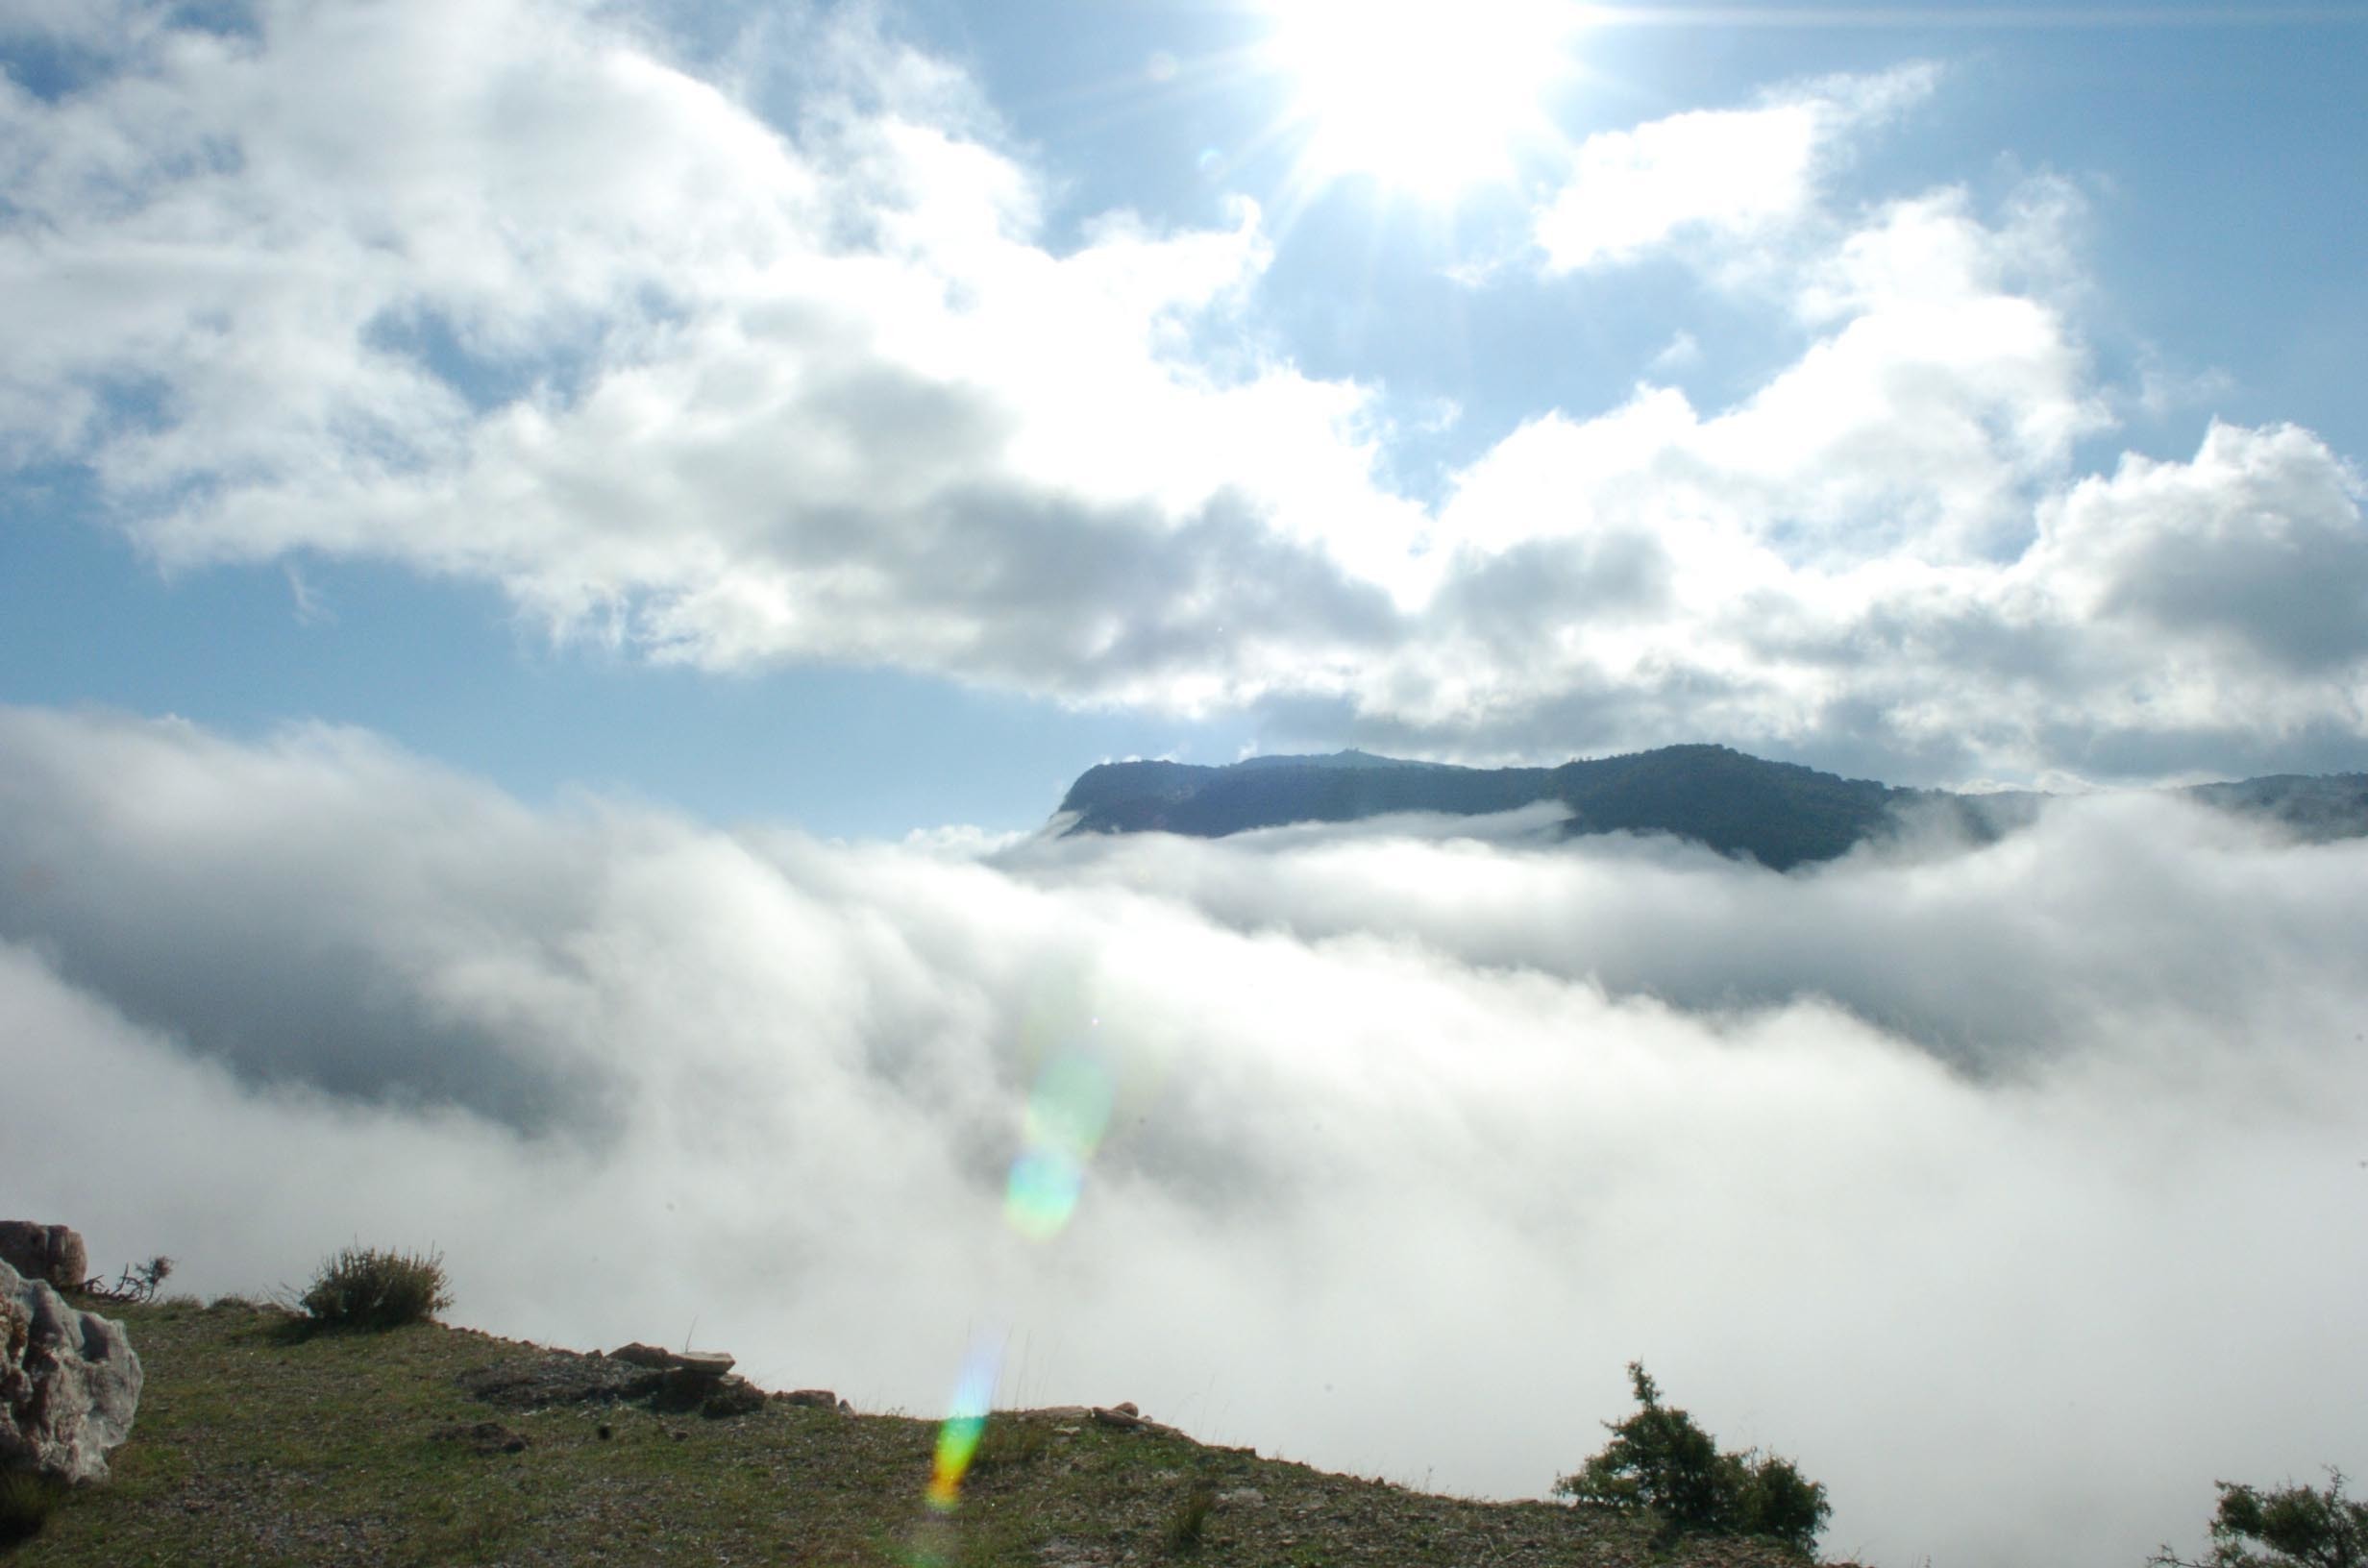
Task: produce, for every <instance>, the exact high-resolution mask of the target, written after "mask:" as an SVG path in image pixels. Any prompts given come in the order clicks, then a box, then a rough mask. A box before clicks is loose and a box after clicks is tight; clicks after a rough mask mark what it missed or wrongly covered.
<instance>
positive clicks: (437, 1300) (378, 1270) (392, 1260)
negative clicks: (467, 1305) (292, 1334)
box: [296, 1247, 453, 1329]
mask: <svg viewBox="0 0 2368 1568" xmlns="http://www.w3.org/2000/svg"><path fill="white" fill-rule="evenodd" d="M445 1284H446V1282H445V1278H444V1257H443V1254H441V1253H428V1254H412V1253H405V1252H381V1251H380V1250H379V1249H377V1248H376V1247H347V1248H346V1249H345V1250H344V1251H342V1252H340V1253H338V1254H337V1255H336V1256H335V1257H333V1258H332V1259H330V1260H329V1261H328V1262H325V1263H323V1264H322V1265H321V1271H320V1273H319V1274H318V1275H316V1276H314V1278H313V1281H312V1285H311V1287H310V1288H309V1289H308V1290H306V1291H305V1293H304V1294H303V1295H302V1296H299V1297H298V1298H297V1300H296V1304H297V1306H299V1307H301V1308H303V1309H304V1312H305V1315H306V1316H307V1317H309V1318H310V1319H311V1320H312V1321H313V1322H314V1323H316V1324H319V1325H321V1326H322V1327H324V1328H340V1329H397V1328H401V1327H402V1326H403V1325H404V1324H406V1323H425V1322H427V1321H428V1320H429V1319H431V1318H432V1317H434V1316H435V1314H436V1313H438V1312H440V1311H443V1310H444V1309H445V1308H447V1307H450V1306H451V1305H452V1304H453V1298H452V1295H451V1293H450V1292H449V1291H447V1290H446V1289H445Z"/></svg>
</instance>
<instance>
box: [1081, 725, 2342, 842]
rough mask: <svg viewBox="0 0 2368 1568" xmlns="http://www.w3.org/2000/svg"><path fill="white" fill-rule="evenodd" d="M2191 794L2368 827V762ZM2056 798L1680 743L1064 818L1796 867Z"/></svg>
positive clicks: (2225, 804)
mask: <svg viewBox="0 0 2368 1568" xmlns="http://www.w3.org/2000/svg"><path fill="white" fill-rule="evenodd" d="M2181 793H2182V794H2183V795H2184V796H2187V797H2188V798H2190V799H2192V800H2195V801H2197V802H2198V803H2201V804H2204V805H2208V806H2212V807H2216V808H2219V809H2222V810H2230V811H2241V812H2246V813H2253V814H2258V815H2262V816H2267V817H2270V818H2274V819H2275V820H2277V821H2280V822H2281V823H2282V824H2283V825H2284V826H2286V827H2287V828H2289V829H2290V830H2292V831H2294V832H2296V833H2298V834H2300V835H2301V836H2303V837H2305V838H2307V839H2311V840H2316V841H2324V840H2329V839H2337V838H2354V837H2358V836H2361V835H2364V834H2368V774H2361V773H2343V774H2334V775H2330V776H2327V777H2319V778H2306V777H2299V776H2295V775H2290V774H2288V775H2280V776H2277V777H2272V778H2256V779H2247V780H2244V781H2242V782H2240V783H2233V784H2208V785H2199V786H2195V787H2192V788H2190V789H2187V790H2185V791H2183V792H2181ZM2046 798H2047V797H2046V796H2042V795H2037V794H2033V793H2028V792H2007V793H2002V794H1986V795H1956V794H1951V793H1950V792H1948V791H1945V790H1917V789H1905V788H1900V787H1898V786H1894V785H1888V784H1882V783H1878V782H1876V781H1874V780H1871V779H1863V778H1843V777H1840V776H1839V775H1838V774H1835V773H1827V772H1818V771H1817V770H1816V769H1813V768H1805V767H1802V766H1801V765H1799V764H1798V763H1789V762H1769V761H1766V760H1764V759H1763V758H1760V757H1754V756H1749V755H1746V754H1745V753H1743V752H1740V751H1738V750H1736V749H1734V748H1733V747H1724V746H1667V747H1660V748H1659V749H1657V750H1652V751H1638V752H1633V753H1630V754H1628V755H1625V756H1616V757H1600V758H1595V759H1593V760H1590V761H1574V762H1566V763H1564V764H1563V765H1562V766H1561V767H1559V768H1461V767H1456V766H1453V765H1451V764H1445V763H1427V762H1408V761H1405V760H1402V759H1398V758H1394V757H1379V756H1373V755H1371V754H1369V753H1367V752H1363V751H1339V752H1334V753H1332V754H1330V755H1328V756H1308V757H1284V756H1275V757H1252V758H1250V759H1248V760H1247V761H1246V762H1239V763H1234V764H1232V765H1230V766H1227V767H1204V766H1197V765H1195V764H1190V763H1178V762H1113V763H1103V764H1101V765H1100V766H1099V767H1096V768H1090V769H1088V770H1086V772H1084V773H1083V774H1082V775H1081V776H1080V777H1079V778H1078V779H1077V781H1076V783H1074V784H1073V785H1072V786H1070V790H1069V793H1068V795H1067V796H1065V797H1063V799H1062V801H1061V805H1060V816H1059V818H1058V819H1056V820H1057V821H1062V822H1063V824H1064V825H1063V829H1062V830H1063V831H1064V832H1065V833H1142V832H1165V833H1181V834H1186V835H1189V836H1191V837H1194V838H1222V837H1224V836H1225V835H1226V834H1229V833H1240V832H1245V831H1246V830H1248V829H1251V828H1260V827H1280V826H1284V825H1286V824H1289V823H1293V822H1352V821H1360V820H1362V819H1364V818H1368V817H1379V816H1385V815H1388V814H1391V813H1394V812H1430V813H1439V814H1443V815H1446V816H1453V817H1475V816H1485V815H1488V814H1491V813H1493V812H1503V811H1513V810H1516V809H1517V808H1519V807H1522V806H1528V805H1535V804H1538V803H1539V802H1542V801H1554V802H1557V803H1559V804H1561V805H1563V806H1566V807H1567V808H1568V810H1569V813H1570V816H1569V821H1568V822H1567V823H1566V827H1565V829H1564V831H1565V832H1566V833H1567V834H1571V835H1578V834H1588V833H1616V832H1628V833H1667V834H1671V835H1674V836H1675V837H1678V838H1682V839H1690V840H1692V841H1694V842H1696V843H1699V844H1705V845H1710V846H1711V847H1712V848H1714V849H1716V850H1718V851H1719V852H1720V853H1722V854H1731V855H1748V856H1750V857H1752V858H1753V859H1755V860H1758V861H1760V862H1761V863H1762V864H1763V865H1766V866H1769V867H1773V868H1774V869H1776V870H1790V869H1791V868H1793V867H1795V866H1801V865H1806V864H1809V863H1812V862H1814V861H1821V860H1832V859H1834V858H1836V857H1837V856H1839V855H1843V854H1846V853H1848V852H1849V851H1850V849H1851V848H1853V847H1854V846H1856V845H1859V844H1861V843H1863V842H1864V841H1866V840H1867V839H1869V838H1874V837H1877V836H1880V835H1883V834H1887V833H1892V832H1896V831H1899V830H1900V828H1901V827H1902V826H1903V824H1905V823H1906V822H1907V821H1910V820H1911V819H1912V818H1914V817H1917V816H1933V817H1937V818H1938V819H1939V820H1940V821H1944V822H1946V823H1948V824H1950V825H1953V826H1955V827H1956V828H1958V829H1959V830H1961V831H1962V832H1963V833H1965V834H1966V835H1967V836H1968V837H1970V838H1972V839H1974V840H1977V841H1986V840H1989V839H1993V838H1996V837H1998V836H1999V835H2001V834H2003V833H2007V832H2010V831H2012V830H2013V829H2015V828H2017V827H2020V826H2023V825H2025V824H2027V823H2028V822H2029V821H2031V820H2032V818H2033V817H2034V816H2035V815H2036V813H2037V810H2038V807H2039V805H2040V803H2041V802H2042V801H2043V800H2045V799H2046Z"/></svg>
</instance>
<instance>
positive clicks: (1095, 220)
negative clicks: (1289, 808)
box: [0, 0, 2368, 836]
mask: <svg viewBox="0 0 2368 1568" xmlns="http://www.w3.org/2000/svg"><path fill="white" fill-rule="evenodd" d="M1339 9H1340V8H1338V7H1327V6H1326V5H1324V4H1322V3H1321V0H1299V3H1298V4H1296V5H1295V6H1294V5H1290V4H1284V3H1282V0H1275V3H1273V4H1267V3H1260V0H1227V3H1224V4H1196V5H1188V4H1163V5H1150V4H1144V5H1136V4H1122V3H1098V4H1058V3H1052V0H1024V3H1013V4H999V5H996V6H993V7H988V6H973V5H957V4H948V3H921V0H915V3H912V4H904V5H897V4H882V5H879V6H876V7H815V8H807V7H796V6H777V5H776V6H741V5H694V4H689V3H685V0H669V3H664V4H651V5H630V4H616V5H604V6H588V5H579V4H563V3H542V4H527V3H524V0H518V3H504V4H500V5H493V6H481V7H479V6H472V7H460V6H443V5H423V6H418V7H412V8H383V7H368V6H353V5H311V6H296V5H271V4H260V5H252V6H249V5H207V6H181V7H172V6H160V5H153V4H133V3H131V0H110V3H108V4H101V5H90V4H80V3H78V4H73V5H65V4H55V3H49V0H12V3H8V4H0V63H4V64H5V66H6V69H7V74H8V78H9V87H8V91H7V96H6V98H5V101H4V103H0V146H5V148H6V153H5V159H4V161H0V277H4V278H5V279H6V280H7V282H8V292H9V294H10V296H11V297H12V299H13V300H14V301H16V302H17V303H16V306H15V310H14V312H13V313H15V315H16V323H15V327H14V330H13V331H12V338H13V340H14V343H13V347H12V353H11V354H10V355H9V356H8V361H7V363H6V364H5V365H0V462H4V463H5V465H6V467H5V470H4V471H0V485H5V490H4V491H0V494H4V495H5V504H6V527H5V530H4V531H0V648H4V649H5V656H0V700H6V701H10V702H13V703H18V704H29V705H37V706H82V705H99V706H104V707H109V708H114V709H121V710H126V711H129V712H131V713H136V714H144V715H163V714H177V715H182V716H185V717H188V718H191V719H194V720H197V721H199V722H201V723H208V724H211V725H214V726H218V727H220V728H223V729H225V730H227V731H229V732H232V733H237V734H244V735H252V736H259V735H262V734H266V733H268V732H270V731H271V730H273V729H274V728H275V727H276V726H279V725H283V724H285V723H296V722H303V721H309V720H319V721H326V722H329V723H341V724H353V725H358V726H362V727H365V728H368V729H371V730H375V731H378V732H380V733H382V734H384V735H386V736H388V737H390V738H392V739H394V740H396V741H397V742H399V743H401V744H403V745H405V746H407V747H410V748H413V749H415V750H417V751H419V752H421V753H424V754H426V755H428V756H431V757H433V758H436V759H439V760H441V761H444V762H447V763H449V764H451V765H454V766H456V767H459V768H462V769H465V770H468V771H471V772H478V773H481V774H483V775H485V776H488V777H490V778H492V779H494V780H497V781H499V782H501V783H502V784H504V785H506V786H507V787H509V788H512V789H514V790H517V791H519V792H521V793H523V794H525V795H526V796H529V797H531V798H544V797H548V796H553V795H555V794H559V793H563V792H565V791H567V790H569V789H570V788H571V787H576V786H582V787H588V788H592V789H595V790H599V791H602V792H612V793H622V794H626V795H629V796H639V797H642V798H646V799H650V800H654V801H659V802H668V803H674V804H678V805H681V806H683V807H685V808H688V809H690V810H693V811H695V812H698V813H701V814H703V815H707V816H711V817H717V818H722V819H728V820H742V819H750V818H759V819H767V820H777V821H788V822H792V823H796V824H799V825H802V826H806V827H809V828H812V829H814V830H817V831H821V832H824V833H830V834H845V835H865V836H876V835H891V836H893V835H896V834H900V833H901V832H903V831H905V830H906V829H908V828H914V827H920V826H927V825H933V824H940V823H950V822H968V823H974V824H977V825H980V826H984V827H987V828H990V829H999V830H1002V829H1012V828H1019V827H1024V826H1029V825H1032V824H1033V823H1035V822H1036V821H1041V820H1042V818H1043V816H1044V814H1045V813H1046V812H1047V811H1048V809H1049V807H1050V805H1051V804H1052V802H1053V801H1054V799H1055V798H1056V797H1057V795H1058V792H1059V790H1060V788H1061V786H1062V785H1063V784H1064V783H1065V781H1066V780H1067V779H1068V778H1070V777H1071V776H1073V774H1074V773H1075V772H1078V771H1080V770H1081V769H1082V768H1084V767H1086V766H1088V765H1090V764H1091V763H1093V762H1094V761H1097V760H1099V759H1100V758H1102V757H1105V756H1113V755H1128V754H1172V755H1176V756H1179V757H1182V758H1185V759H1188V760H1196V761H1226V760H1230V759H1231V758H1233V757H1235V756H1237V755H1240V754H1242V753H1243V752H1244V751H1245V750H1246V749H1248V748H1251V747H1257V748H1261V749H1265V750H1279V749H1329V748H1331V747H1337V746H1341V745H1347V744H1359V745H1365V746H1368V747H1374V748H1378V749H1388V750H1394V751H1399V752H1408V753H1417V754H1424V755H1432V756H1439V757H1445V758H1451V759H1458V760H1468V761H1473V762H1483V763H1489V762H1504V761H1514V760H1523V761H1537V760H1546V761H1552V760H1560V759H1562V758H1565V757H1567V756H1571V755H1588V754H1600V753H1603V752H1606V751H1613V750H1621V749H1631V748H1635V747H1643V746H1650V745H1658V744H1665V743H1667V742H1671V741H1680V740H1695V739H1708V740H1716V741H1723V742H1728V743H1731V744H1734V745H1738V746H1740V747H1745V748H1747V749H1751V750H1754V751H1758V752H1761V753H1763V754H1767V755H1777V756H1784V757H1789V758H1795V759H1798V760H1802V761H1806V762H1810V763H1812V764H1814V765H1818V766H1823V767H1828V768H1834V769H1838V770H1840V771H1844V772H1857V773H1871V774H1875V775H1878V776H1883V777H1886V778H1890V779H1894V780H1898V781H1903V782H1922V783H1938V784H1965V783H1979V782H1982V781H1986V780H2001V781H2016V782H2026V781H2039V782H2042V783H2071V782H2079V781H2094V782H2116V781H2142V780H2154V779H2162V778H2175V777H2195V776H2227V775H2232V774H2242V773H2250V772H2269V771H2277V770H2286V769H2292V770H2301V771H2323V770H2336V769H2344V770H2351V769H2358V768H2361V767H2364V766H2368V537H2364V535H2363V529H2362V526H2361V521H2360V511H2359V502H2360V489H2359V479H2358V470H2357V467H2356V464H2357V462H2358V460H2359V459H2360V457H2361V455H2362V453H2364V452H2368V413H2364V412H2363V409H2362V406H2361V401H2360V398H2359V395H2358V390H2357V388H2358V377H2357V370H2356V367H2357V366H2358V365H2359V364H2360V363H2361V362H2362V361H2363V358H2364V357H2368V273H2364V272H2363V270H2362V269H2361V268H2360V267H2359V266H2358V264H2357V262H2356V257H2358V256H2359V255H2361V254H2368V233H2364V232H2363V231H2364V229H2368V218H2364V217H2363V211H2364V210H2368V207H2364V204H2363V203H2362V202H2361V200H2360V199H2359V198H2360V196H2361V193H2362V192H2363V191H2364V190H2368V141H2364V140H2363V138H2362V137H2360V136H2359V135H2357V130H2356V112H2357V99H2358V92H2359V88H2360V86H2361V85H2362V83H2363V81H2368V8H2363V7H2359V6H2321V7H2290V8H2289V7H2230V6H2184V5H2154V6H2125V7H2110V8H2080V7H2062V6H2048V7H2030V6H2018V5H1998V6H1987V7H1982V8H1939V7H1919V6H1891V7H1880V8H1869V7H1847V6H1841V7H1817V8H1804V7H1772V6H1749V5H1746V6H1731V7H1697V8H1684V7H1649V6H1635V7H1627V8H1591V9H1589V8H1582V9H1580V10H1575V11H1574V10H1571V9H1569V8H1556V7H1552V6H1545V5H1532V4H1528V3H1526V0H1522V3H1516V0H1505V3H1504V4H1502V5H1500V6H1498V7H1497V8H1495V9H1493V10H1492V9H1491V8H1488V7H1482V8H1479V9H1478V10H1477V11H1475V12H1471V15H1472V16H1474V17H1479V18H1482V20H1478V21H1469V22H1463V23H1459V24H1458V25H1457V26H1456V27H1455V28H1453V29H1450V30H1449V31H1447V32H1443V33H1441V32H1437V31H1436V30H1437V29H1439V27H1440V25H1441V24H1440V22H1439V20H1438V14H1439V12H1440V11H1441V9H1442V8H1427V9H1426V8H1425V7H1424V6H1422V5H1419V4H1414V3H1408V4H1402V5H1397V6H1387V7H1379V8H1373V7H1368V8H1364V9H1363V10H1362V11H1360V12H1358V14H1359V16H1360V17H1361V18H1363V19H1362V20H1360V21H1359V22H1358V23H1357V24H1356V28H1355V30H1354V31H1345V30H1344V25H1345V24H1344V22H1343V21H1342V20H1341V17H1340V16H1339V15H1336V14H1335V12H1338V11H1339ZM1457 14H1458V15H1459V16H1460V15H1462V14H1463V13H1462V12H1458V13H1457ZM1376 18H1378V19H1376ZM1424 29H1432V30H1434V32H1433V34H1432V35H1431V36H1427V37H1426V36H1425V34H1424V32H1423V30H1424ZM1491 29H1496V30H1497V31H1498V32H1499V33H1501V34H1502V35H1503V37H1502V40H1500V41H1499V42H1497V43H1493V44H1492V43H1489V42H1488V41H1487V40H1488V38H1489V37H1491V34H1490V30H1491ZM1523 29H1528V30H1530V31H1529V32H1528V33H1523V32H1522V31H1521V30H1523ZM1392 30H1402V31H1403V32H1404V33H1405V35H1406V37H1407V38H1409V39H1411V40H1412V41H1411V42H1410V43H1404V44H1403V48H1402V51H1401V52H1402V53H1404V54H1405V55H1406V56H1407V57H1408V58H1411V59H1413V60H1416V61H1439V62H1440V63H1439V66H1438V69H1437V70H1436V71H1434V72H1429V73H1427V77H1426V73H1425V72H1423V71H1414V70H1410V69H1409V68H1408V67H1407V65H1406V64H1405V62H1404V61H1403V60H1401V59H1400V58H1399V57H1398V56H1397V55H1394V54H1393V53H1392V52H1391V44H1392V39H1391V37H1390V35H1391V33H1392ZM1474 37H1478V38H1480V39H1482V42H1481V43H1478V44H1475V43H1473V42H1472V41H1471V40H1472V39H1473V38H1474ZM1443 40H1445V41H1443ZM1489 48H1496V49H1497V50H1498V53H1497V54H1495V55H1491V54H1489V53H1488V52H1487V50H1488V49H1489ZM1342 61H1346V62H1347V63H1346V64H1345V65H1342V63H1341V62H1342ZM1361 62H1362V63H1361ZM1361 70H1362V71H1364V72H1365V73H1366V75H1364V76H1360V75H1359V74H1358V73H1359V71H1361ZM1376 72H1380V73H1391V74H1392V79H1391V80H1388V81H1386V82H1383V83H1380V84H1379V85H1376V84H1375V83H1374V82H1373V81H1372V80H1370V79H1369V78H1370V77H1371V76H1372V74H1373V73H1376ZM1457 73H1460V74H1457ZM1450 75H1452V76H1454V80H1453V81H1448V80H1446V78H1447V77H1448V76H1450ZM1428 77H1436V78H1438V80H1430V79H1427V78H1428ZM1473 79H1477V80H1478V81H1479V82H1480V83H1481V84H1482V86H1481V89H1480V90H1479V91H1477V92H1476V93H1475V92H1474V89H1473V88H1472V87H1471V86H1470V82H1471V80H1473ZM1459 82H1460V83H1463V84H1464V85H1463V86H1457V85H1456V84H1457V83H1459ZM1459 93H1460V94H1463V95H1464V96H1461V97H1458V96H1456V95H1457V94H1459ZM1382 102H1386V103H1387V106H1388V107H1387V108H1386V109H1384V110H1376V109H1375V108H1374V105H1375V104H1376V103H1382ZM1508 109H1511V110H1521V111H1522V112H1521V113H1520V114H1519V115H1518V116H1516V115H1513V114H1510V113H1508V114H1506V115H1505V116H1504V117H1505V119H1506V120H1507V121H1508V122H1509V123H1508V125H1507V127H1506V129H1505V132H1504V135H1497V134H1496V131H1495V127H1494V117H1495V116H1496V114H1497V113H1498V111H1499V110H1508ZM1475 127H1477V129H1476V130H1475V129H1474V128H1475ZM1410 128H1411V129H1410ZM1400 138H1402V139H1400ZM1442 149H1444V151H1442Z"/></svg>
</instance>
